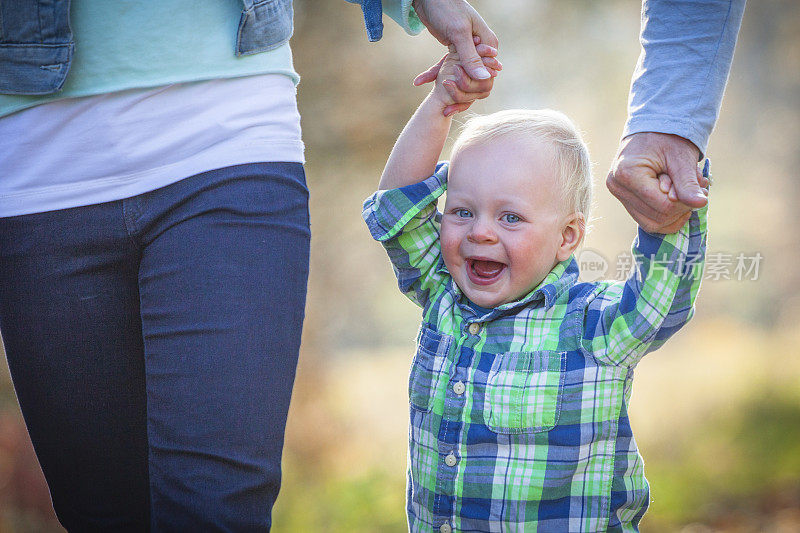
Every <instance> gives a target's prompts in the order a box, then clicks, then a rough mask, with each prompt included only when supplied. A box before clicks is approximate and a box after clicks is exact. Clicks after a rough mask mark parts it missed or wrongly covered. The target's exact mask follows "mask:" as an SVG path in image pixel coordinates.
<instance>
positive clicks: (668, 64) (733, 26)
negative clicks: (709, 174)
mask: <svg viewBox="0 0 800 533" xmlns="http://www.w3.org/2000/svg"><path fill="white" fill-rule="evenodd" d="M744 5H745V0H643V2H642V31H641V34H640V38H639V41H640V43H641V45H642V48H641V53H640V55H639V61H638V63H637V64H636V70H635V71H634V73H633V79H632V80H631V93H630V97H629V99H628V121H627V123H626V124H625V131H624V132H623V137H625V136H627V135H630V134H632V133H638V132H643V131H655V132H659V133H672V134H675V135H680V136H681V137H683V138H685V139H688V140H690V141H692V142H693V143H694V144H695V145H696V146H697V147H698V148H699V149H700V152H701V153H705V151H706V147H707V146H708V137H709V136H710V135H711V130H713V129H714V124H715V123H716V121H717V116H718V115H719V108H720V105H721V103H722V93H723V92H724V90H725V84H726V83H727V81H728V73H729V72H730V68H731V61H732V60H733V48H734V46H735V45H736V37H737V35H738V33H739V27H740V26H741V23H742V15H743V14H744Z"/></svg>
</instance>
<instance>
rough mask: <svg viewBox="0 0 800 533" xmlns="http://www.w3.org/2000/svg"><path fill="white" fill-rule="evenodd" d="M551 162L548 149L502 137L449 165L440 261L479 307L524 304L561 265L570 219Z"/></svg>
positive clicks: (463, 153) (540, 144) (472, 149)
mask: <svg viewBox="0 0 800 533" xmlns="http://www.w3.org/2000/svg"><path fill="white" fill-rule="evenodd" d="M553 155H554V151H553V148H552V147H551V146H549V145H548V144H545V143H543V142H539V141H531V140H522V139H516V138H514V137H511V136H503V137H499V138H496V139H493V140H491V141H488V142H486V143H482V144H475V145H472V146H468V147H466V148H463V149H461V150H460V151H459V152H458V153H457V154H456V156H455V157H454V158H453V161H452V162H451V166H450V170H449V173H448V185H447V201H446V202H445V208H444V215H443V218H442V234H441V245H442V256H443V258H444V263H445V265H446V266H447V268H448V270H449V271H450V274H451V275H452V276H453V279H454V280H455V282H456V283H457V284H458V286H459V287H460V288H461V290H462V292H463V293H464V294H465V295H466V296H467V297H468V298H469V299H470V300H472V301H473V302H474V303H476V304H477V305H479V306H481V307H496V306H498V305H500V304H503V303H507V302H511V301H514V300H516V299H518V298H520V297H521V296H523V295H525V294H526V293H527V292H529V291H530V290H531V289H533V287H535V286H536V285H538V284H539V282H541V281H542V280H543V279H544V278H545V276H547V274H548V273H549V272H550V270H551V269H552V268H553V267H554V266H555V265H556V264H557V263H558V262H559V261H560V260H561V259H559V252H560V248H561V244H562V230H563V227H564V224H565V222H566V219H567V218H568V217H567V216H566V213H565V209H564V208H563V207H562V203H563V202H562V200H561V199H560V188H559V187H560V185H559V183H558V181H557V170H556V168H555V165H554V163H553ZM562 255H563V252H562ZM567 256H568V254H567ZM565 258H566V257H565Z"/></svg>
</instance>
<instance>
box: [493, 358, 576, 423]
mask: <svg viewBox="0 0 800 533" xmlns="http://www.w3.org/2000/svg"><path fill="white" fill-rule="evenodd" d="M566 362H567V352H555V351H536V352H508V353H504V354H499V355H497V356H496V357H495V359H494V362H493V363H492V368H491V370H490V371H489V374H488V377H487V382H486V396H485V400H484V401H485V406H484V413H486V414H487V416H486V417H485V418H486V425H487V427H488V428H489V429H490V430H492V431H494V432H495V433H506V434H512V433H539V432H543V431H549V430H551V429H553V428H554V427H555V426H556V424H557V423H558V417H559V414H560V411H561V397H562V395H563V394H562V393H563V389H564V375H565V370H566Z"/></svg>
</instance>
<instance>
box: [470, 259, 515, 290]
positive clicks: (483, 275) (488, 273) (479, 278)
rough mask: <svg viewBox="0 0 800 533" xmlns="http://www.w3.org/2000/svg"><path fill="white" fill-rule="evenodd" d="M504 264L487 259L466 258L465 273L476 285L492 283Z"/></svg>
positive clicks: (503, 267) (500, 272) (503, 268)
mask: <svg viewBox="0 0 800 533" xmlns="http://www.w3.org/2000/svg"><path fill="white" fill-rule="evenodd" d="M505 268H506V265H504V264H503V263H500V262H498V261H490V260H488V259H467V275H469V279H470V281H472V282H473V283H476V284H478V285H488V284H490V283H494V282H495V281H496V280H497V278H498V277H500V274H502V272H503V270H505Z"/></svg>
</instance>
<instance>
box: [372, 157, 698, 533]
mask: <svg viewBox="0 0 800 533" xmlns="http://www.w3.org/2000/svg"><path fill="white" fill-rule="evenodd" d="M446 178H447V164H446V163H442V164H440V165H439V166H438V167H437V171H436V174H435V175H433V176H431V177H430V178H428V179H426V180H425V181H422V182H420V183H416V184H414V185H409V186H407V187H403V188H400V189H393V190H389V191H378V192H377V193H375V194H374V195H373V196H372V197H370V198H368V199H367V200H366V202H365V203H364V211H363V217H364V219H365V221H366V222H367V226H368V227H369V229H370V232H371V233H372V236H373V237H374V238H375V239H376V240H378V241H381V242H382V243H383V245H384V247H385V248H386V250H387V252H388V253H389V257H390V259H391V261H392V264H393V266H394V270H395V273H396V275H397V279H398V281H399V285H400V290H401V291H402V292H403V293H405V294H406V295H407V296H408V297H409V298H410V299H411V300H412V301H414V302H415V303H417V304H418V305H419V306H421V307H422V309H423V321H422V326H421V328H420V331H419V335H418V348H417V352H416V355H415V356H414V362H413V365H412V368H411V376H410V383H409V395H410V414H411V427H410V431H409V438H410V442H409V474H408V475H409V480H408V494H407V511H408V523H409V529H410V530H411V531H442V532H445V533H447V532H449V531H533V530H539V531H607V530H615V531H636V530H638V523H639V520H640V519H641V517H642V515H643V514H644V512H645V510H646V509H647V505H648V501H649V488H648V484H647V481H646V480H645V477H644V470H643V462H642V458H641V456H640V455H639V452H638V449H637V446H636V442H635V441H634V438H633V434H632V432H631V426H630V423H629V420H628V402H629V400H630V394H631V383H632V378H633V368H634V367H635V366H636V364H637V363H638V362H639V360H640V359H641V357H642V356H644V355H645V354H646V353H648V352H650V351H652V350H655V349H656V348H658V347H659V346H661V345H662V344H663V343H664V342H665V341H666V340H667V339H668V338H669V337H670V336H671V335H672V334H673V333H675V332H676V331H677V330H678V329H679V328H680V327H681V326H683V324H685V323H686V322H687V321H688V320H689V319H690V318H691V316H692V314H693V304H694V300H695V297H696V296H697V291H698V289H699V285H700V279H701V278H702V267H703V264H702V261H703V258H704V253H705V246H706V209H707V208H703V209H701V210H698V211H695V212H694V213H693V214H692V216H691V219H690V221H689V222H687V223H686V225H685V226H684V227H683V228H682V229H681V230H680V232H678V233H675V234H671V235H660V234H650V233H647V232H645V231H644V230H642V229H639V233H638V237H637V239H636V240H635V241H634V243H633V249H632V250H633V255H634V259H635V268H634V270H633V272H632V274H631V276H630V277H629V278H628V279H627V280H626V281H625V282H613V281H599V282H593V283H582V282H579V281H578V265H577V262H576V260H575V259H574V257H571V258H569V259H568V260H566V261H563V262H561V263H559V264H558V265H556V266H555V268H553V270H552V271H551V272H550V273H549V274H548V275H547V277H546V278H545V279H544V280H543V281H542V282H541V283H540V284H539V285H538V286H537V287H535V288H534V289H533V290H532V291H530V292H529V293H528V294H526V295H524V296H523V297H522V298H520V299H519V300H517V301H515V302H511V303H506V304H503V305H501V306H499V307H497V308H495V309H491V310H488V311H487V312H485V313H484V312H482V311H480V310H477V311H476V310H475V309H474V308H473V306H470V305H469V304H468V302H467V300H466V298H464V297H462V294H461V291H460V290H459V288H458V286H456V284H455V283H454V282H453V279H452V278H451V276H450V274H449V273H448V271H447V269H446V268H445V266H444V263H443V261H442V258H441V253H440V244H439V228H440V215H439V213H438V212H437V211H436V199H437V198H438V197H439V196H441V195H442V193H443V192H444V191H445V188H446Z"/></svg>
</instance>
